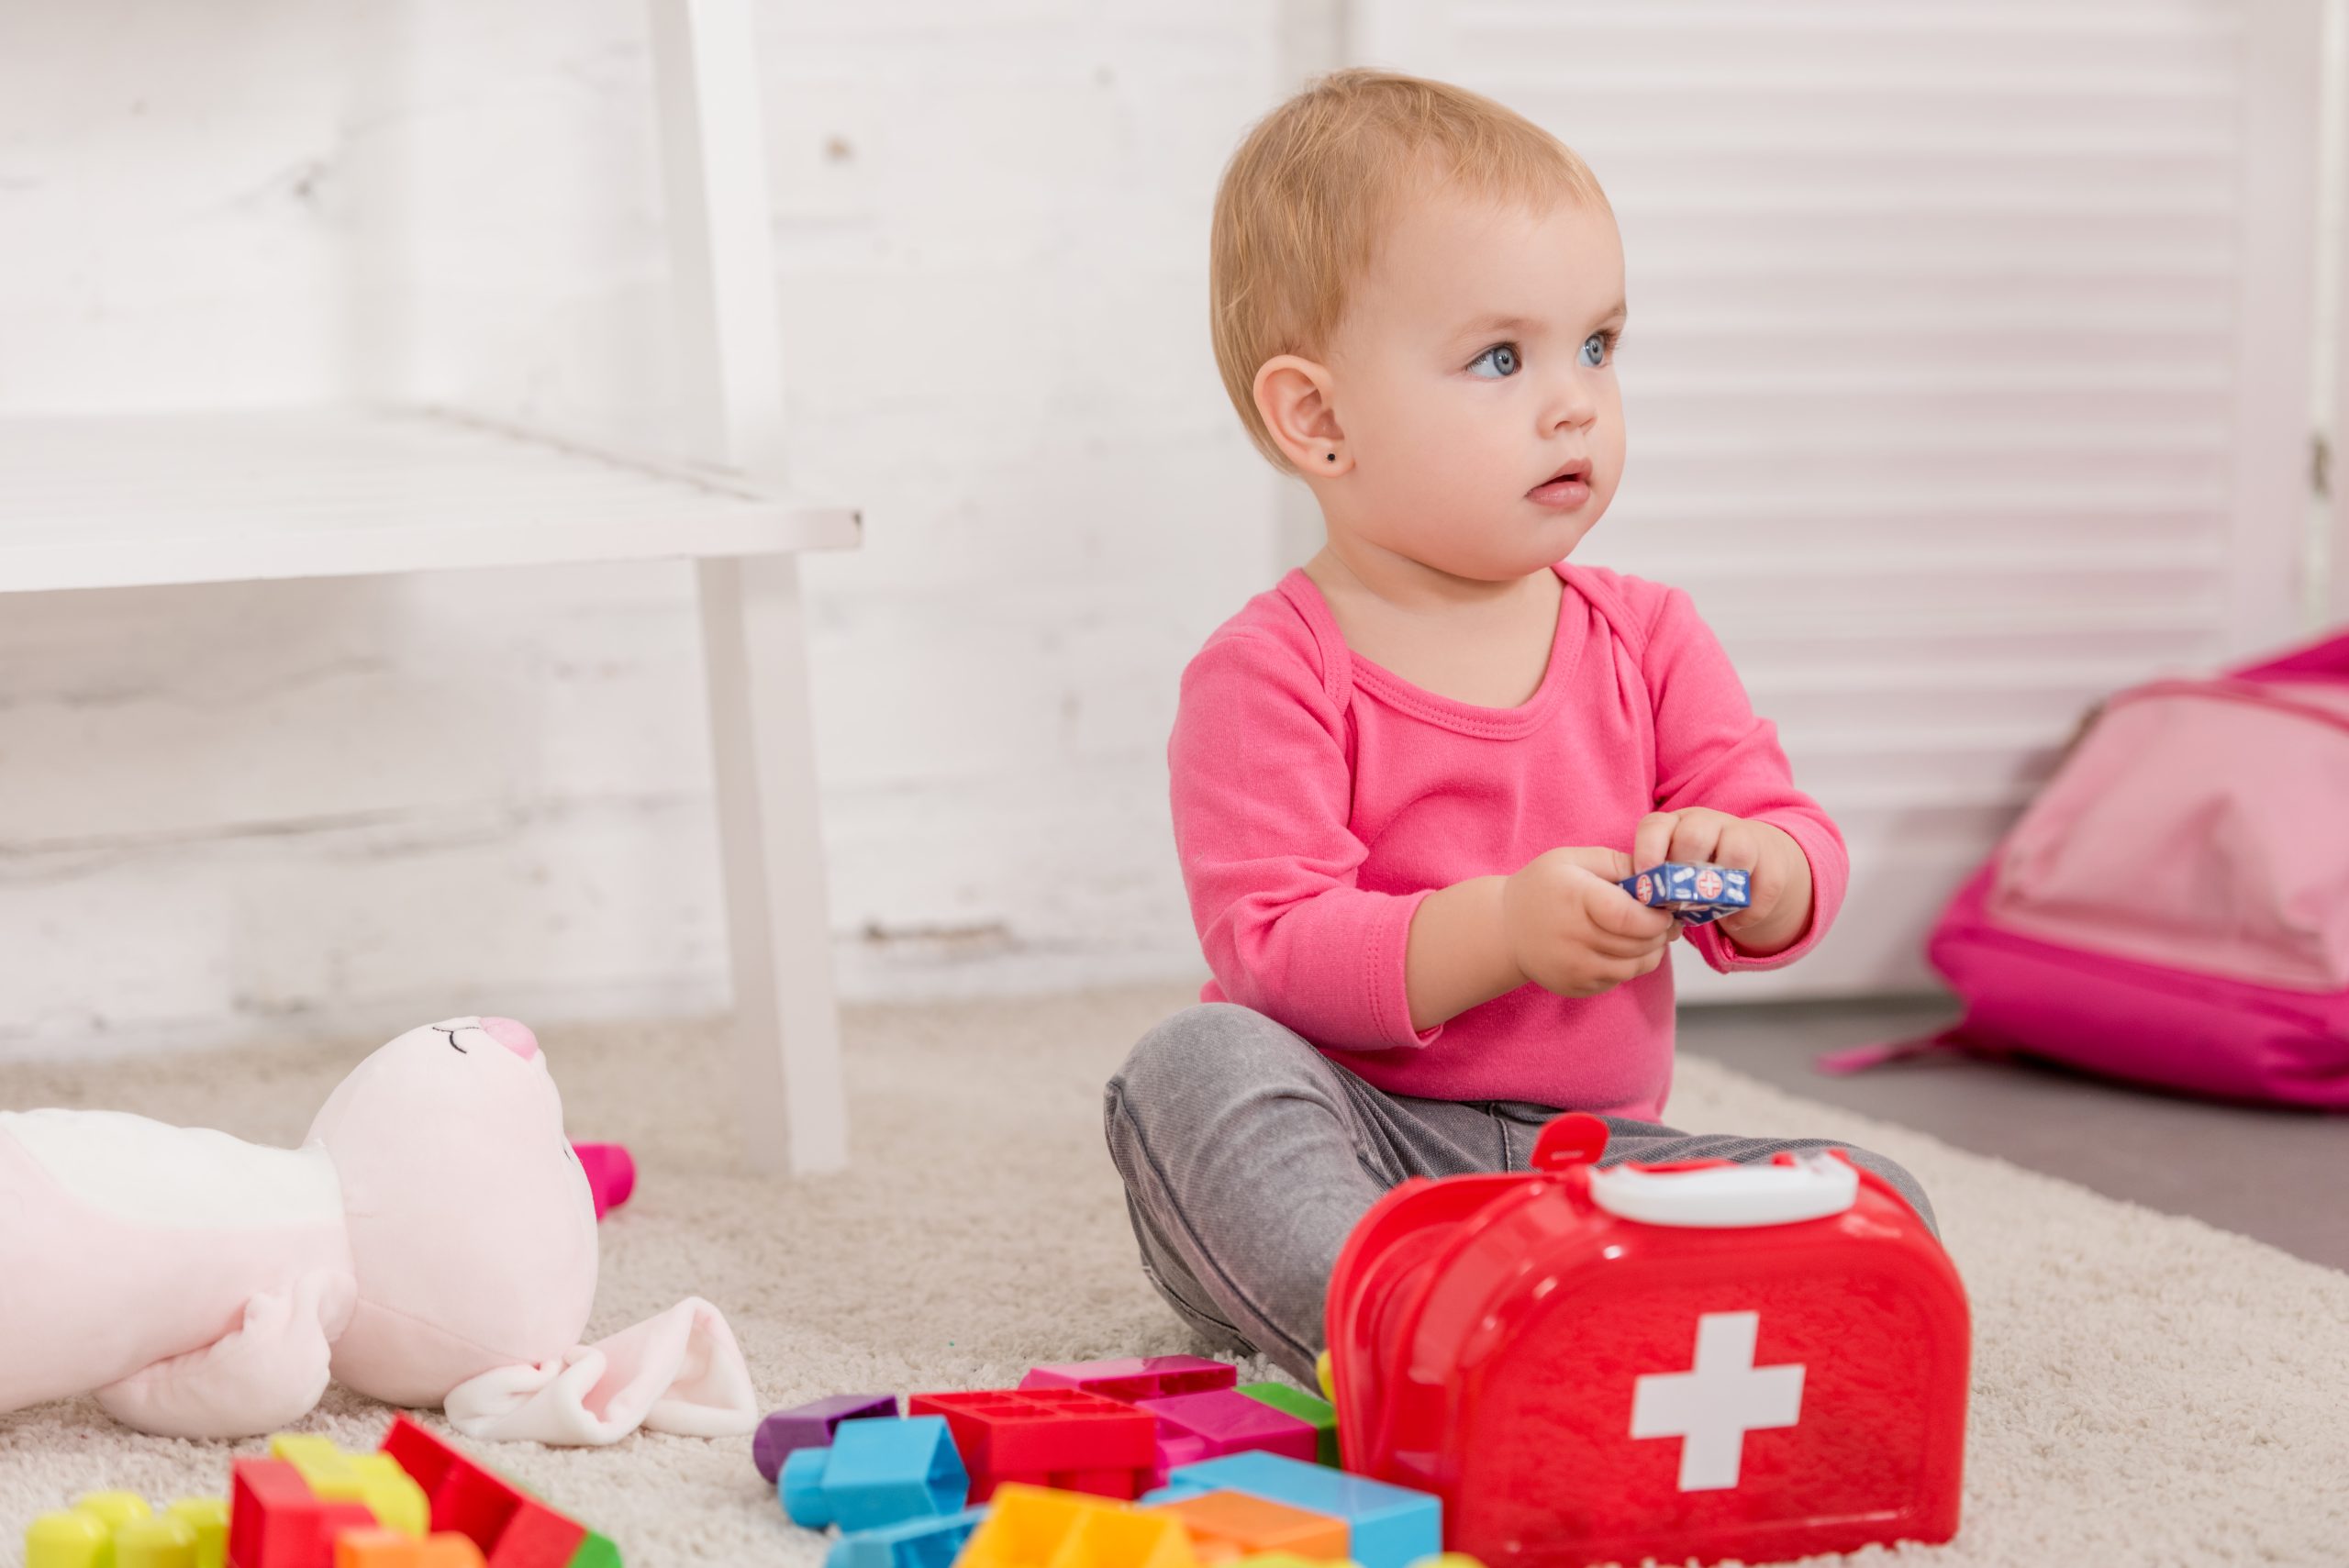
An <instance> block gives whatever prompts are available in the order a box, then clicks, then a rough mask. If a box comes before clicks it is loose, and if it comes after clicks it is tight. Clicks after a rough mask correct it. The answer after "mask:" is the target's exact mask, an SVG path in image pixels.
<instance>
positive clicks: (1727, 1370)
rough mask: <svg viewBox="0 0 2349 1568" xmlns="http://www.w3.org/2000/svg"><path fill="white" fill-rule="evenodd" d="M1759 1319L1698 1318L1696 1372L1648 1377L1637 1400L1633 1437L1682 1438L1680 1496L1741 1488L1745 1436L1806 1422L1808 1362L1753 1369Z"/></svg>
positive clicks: (1733, 1315)
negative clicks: (1804, 1385) (1804, 1386)
mask: <svg viewBox="0 0 2349 1568" xmlns="http://www.w3.org/2000/svg"><path fill="white" fill-rule="evenodd" d="M1761 1326H1762V1315H1761V1314H1760V1313H1758V1312H1708V1313H1706V1314H1704V1315H1703V1316H1702V1317H1700V1318H1698V1319H1697V1366H1696V1370H1695V1371H1693V1372H1674V1373H1653V1374H1652V1375H1649V1376H1645V1377H1642V1378H1641V1379H1640V1380H1639V1382H1638V1383H1637V1384H1636V1385H1633V1388H1632V1393H1631V1435H1632V1436H1633V1437H1635V1438H1682V1439H1685V1441H1684V1442H1683V1443H1682V1444H1681V1445H1680V1489H1681V1490H1682V1491H1683V1492H1715V1491H1720V1489H1721V1488H1723V1487H1728V1486H1734V1485H1737V1471H1738V1463H1739V1462H1740V1461H1741V1460H1742V1458H1743V1457H1744V1454H1745V1434H1746V1433H1748V1432H1751V1431H1759V1430H1761V1429H1765V1428H1768V1427H1791V1426H1793V1425H1794V1424H1795V1423H1796V1422H1797V1421H1798V1420H1799V1419H1800V1418H1801V1417H1802V1363H1801V1362H1791V1363H1789V1364H1787V1365H1785V1366H1761V1367H1757V1366H1755V1365H1754V1364H1753V1340H1754V1336H1755V1334H1756V1333H1757V1332H1758V1331H1759V1330H1760V1329H1761Z"/></svg>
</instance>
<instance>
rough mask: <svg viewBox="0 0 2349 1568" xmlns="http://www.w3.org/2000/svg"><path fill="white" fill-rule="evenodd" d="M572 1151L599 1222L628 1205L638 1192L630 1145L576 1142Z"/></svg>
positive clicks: (634, 1161) (634, 1163) (634, 1164)
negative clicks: (617, 1209)
mask: <svg viewBox="0 0 2349 1568" xmlns="http://www.w3.org/2000/svg"><path fill="white" fill-rule="evenodd" d="M571 1151H572V1153H573V1154H575V1155H577V1156H578V1157H579V1168H580V1170H582V1171H584V1173H586V1176H587V1190H588V1192H589V1193H590V1194H592V1195H594V1196H595V1199H596V1218H597V1219H601V1218H604V1216H606V1215H607V1214H609V1213H611V1212H612V1210H614V1209H616V1208H618V1207H620V1205H622V1204H624V1203H626V1202H628V1200H629V1195H630V1194H632V1193H634V1192H635V1191H636V1160H635V1158H634V1157H633V1156H632V1155H630V1154H629V1151H628V1145H627V1144H625V1143H574V1144H573V1145H572V1146H571Z"/></svg>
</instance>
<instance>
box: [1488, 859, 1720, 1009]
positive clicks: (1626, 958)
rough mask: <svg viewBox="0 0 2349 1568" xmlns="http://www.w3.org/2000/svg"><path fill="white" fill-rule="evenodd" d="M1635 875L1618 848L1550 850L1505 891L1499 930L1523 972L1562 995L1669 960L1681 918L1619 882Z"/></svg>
mask: <svg viewBox="0 0 2349 1568" xmlns="http://www.w3.org/2000/svg"><path fill="white" fill-rule="evenodd" d="M1629 875H1631V862H1630V860H1629V859H1628V858H1627V857H1626V856H1625V855H1624V853H1623V851H1620V850H1602V849H1595V848H1578V849H1566V850H1551V851H1546V852H1545V853H1542V854H1540V855H1536V856H1535V857H1534V858H1533V859H1531V860H1530V861H1528V862H1525V865H1524V866H1523V868H1521V869H1520V870H1519V871H1518V872H1516V873H1514V874H1512V875H1511V876H1510V877H1509V878H1508V881H1507V883H1506V884H1504V885H1503V886H1502V889H1501V929H1502V931H1503V933H1504V934H1505V935H1506V936H1507V938H1508V951H1509V956H1510V958H1511V959H1512V960H1513V961H1515V962H1516V964H1517V966H1518V968H1519V969H1520V970H1522V971H1523V972H1524V973H1525V977H1526V978H1527V979H1528V980H1531V981H1532V982H1533V984H1536V985H1539V986H1541V987H1542V989H1543V990H1544V991H1551V992H1555V993H1556V994H1557V995H1561V996H1596V995H1598V994H1599V993H1600V992H1602V991H1609V990H1612V989H1614V988H1615V987H1616V986H1618V985H1620V984H1622V983H1623V982H1624V981H1626V980H1636V979H1638V978H1639V977H1640V976H1641V975H1642V974H1645V973H1648V972H1649V971H1650V970H1652V969H1653V968H1654V967H1655V966H1656V965H1657V964H1659V963H1662V962H1664V948H1665V945H1666V944H1668V943H1669V942H1671V941H1672V940H1673V939H1675V937H1677V936H1678V935H1679V934H1680V923H1679V922H1678V921H1677V920H1675V919H1674V918H1673V917H1671V916H1670V915H1668V914H1666V913H1664V911H1663V910H1661V909H1651V908H1649V907H1648V906H1646V905H1644V904H1642V903H1641V902H1640V901H1639V900H1638V899H1636V898H1633V897H1632V896H1631V895H1630V894H1628V893H1626V892H1624V891H1623V890H1622V889H1621V888H1620V887H1618V886H1616V885H1615V884H1617V883H1618V882H1620V881H1621V880H1622V879H1623V878H1624V877H1627V876H1629Z"/></svg>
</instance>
